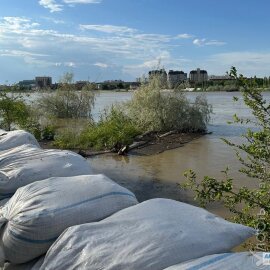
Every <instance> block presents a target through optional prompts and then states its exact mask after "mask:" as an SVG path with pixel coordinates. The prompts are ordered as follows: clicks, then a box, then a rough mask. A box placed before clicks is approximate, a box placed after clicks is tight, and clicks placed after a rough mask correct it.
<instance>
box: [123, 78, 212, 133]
mask: <svg viewBox="0 0 270 270" xmlns="http://www.w3.org/2000/svg"><path fill="white" fill-rule="evenodd" d="M162 89H163V81H162V80H161V79H160V77H159V76H153V77H152V78H151V80H150V81H149V82H148V83H143V84H142V85H141V87H140V88H139V89H138V90H137V91H136V92H135V93H134V96H133V98H132V100H131V101H130V102H128V103H127V106H126V109H127V113H128V115H129V117H130V118H131V119H133V121H134V122H135V123H136V124H137V125H138V126H139V127H141V129H142V130H144V131H170V130H178V131H184V132H200V131H205V130H206V125H207V123H208V121H209V118H210V117H209V116H210V113H211V107H210V105H208V103H207V100H206V99H205V97H204V96H198V97H197V98H196V100H195V102H194V103H193V104H192V103H191V102H189V101H188V100H187V98H186V96H185V95H184V93H183V92H181V91H176V92H164V91H162Z"/></svg>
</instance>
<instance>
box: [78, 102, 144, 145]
mask: <svg viewBox="0 0 270 270" xmlns="http://www.w3.org/2000/svg"><path fill="white" fill-rule="evenodd" d="M140 133H141V132H140V130H139V129H138V127H136V125H135V124H134V123H133V122H132V121H131V119H130V118H128V117H127V116H126V115H125V114H124V113H123V112H122V111H121V110H120V109H119V108H117V107H115V106H112V107H111V109H110V110H109V111H106V110H105V111H104V113H103V114H102V115H101V118H100V121H99V122H98V123H92V124H91V125H90V127H89V128H88V129H86V130H85V131H84V132H82V134H81V136H80V143H81V145H84V146H85V147H94V148H95V149H104V148H105V149H112V148H116V149H120V148H121V147H122V146H124V145H127V144H130V143H132V142H133V138H134V137H135V136H136V135H138V134H140Z"/></svg>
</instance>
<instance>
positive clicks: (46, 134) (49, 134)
mask: <svg viewBox="0 0 270 270" xmlns="http://www.w3.org/2000/svg"><path fill="white" fill-rule="evenodd" d="M55 133H56V128H55V126H52V125H48V126H45V127H44V128H43V129H42V132H41V137H42V139H43V140H48V141H51V140H53V139H54V136H55Z"/></svg>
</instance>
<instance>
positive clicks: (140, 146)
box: [39, 132, 207, 157]
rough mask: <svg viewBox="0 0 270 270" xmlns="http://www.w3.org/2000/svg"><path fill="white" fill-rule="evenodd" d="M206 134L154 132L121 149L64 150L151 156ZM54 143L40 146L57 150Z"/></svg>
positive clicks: (94, 153) (44, 141)
mask: <svg viewBox="0 0 270 270" xmlns="http://www.w3.org/2000/svg"><path fill="white" fill-rule="evenodd" d="M205 134H207V133H183V132H168V133H165V134H159V133H155V132H148V133H146V134H143V135H141V136H138V138H135V140H134V143H133V144H131V145H127V146H123V147H121V149H120V150H119V149H110V150H109V149H103V150H101V151H96V150H95V149H93V148H90V149H79V148H78V149H65V150H70V151H73V152H75V153H77V154H80V155H82V156H83V157H92V156H96V155H102V154H108V153H115V154H119V155H127V154H129V155H138V156H151V155H157V154H160V153H163V152H164V151H167V150H172V149H176V148H179V147H183V146H184V145H185V144H187V143H189V142H191V141H193V140H195V139H198V138H200V137H202V136H204V135H205ZM53 142H54V141H47V140H41V141H39V143H40V146H41V147H42V148H43V149H55V148H57V147H56V146H55V145H54V144H53ZM136 144H137V145H136Z"/></svg>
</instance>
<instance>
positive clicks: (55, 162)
mask: <svg viewBox="0 0 270 270" xmlns="http://www.w3.org/2000/svg"><path fill="white" fill-rule="evenodd" d="M85 174H92V169H91V167H90V164H89V163H88V161H87V160H86V159H85V158H83V157H82V156H80V155H78V154H76V153H74V152H71V151H64V150H54V149H50V150H48V149H47V150H44V149H40V148H38V147H36V146H33V145H21V146H18V147H15V148H12V149H10V150H6V151H2V152H0V200H1V199H5V198H10V197H11V196H12V195H13V194H14V193H15V192H16V190H17V189H18V188H19V187H22V186H25V185H27V184H29V183H32V182H35V181H39V180H43V179H47V178H49V177H54V176H57V177H58V176H59V177H60V176H76V175H85Z"/></svg>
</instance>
